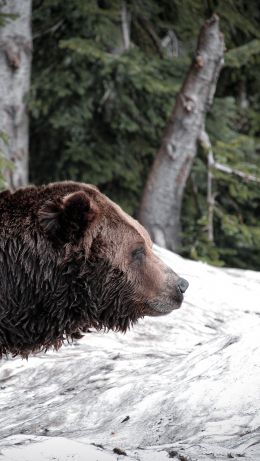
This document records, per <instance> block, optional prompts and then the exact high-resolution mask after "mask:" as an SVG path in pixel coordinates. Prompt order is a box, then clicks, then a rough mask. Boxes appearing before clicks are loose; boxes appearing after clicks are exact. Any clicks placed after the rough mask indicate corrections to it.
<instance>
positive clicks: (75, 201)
mask: <svg viewBox="0 0 260 461" xmlns="http://www.w3.org/2000/svg"><path fill="white" fill-rule="evenodd" d="M97 214H98V208H97V205H95V204H94V202H93V200H92V199H91V198H90V197H88V195H87V194H86V193H85V192H84V191H78V192H73V193H71V194H69V195H66V196H65V197H63V198H58V199H53V200H48V201H47V202H46V203H45V204H44V205H43V206H42V207H41V208H40V210H39V212H38V218H39V222H40V225H41V227H42V229H43V230H44V231H45V233H46V234H47V235H48V237H49V238H51V239H52V240H55V241H56V242H57V243H58V242H59V243H68V242H76V241H77V240H79V239H80V238H81V237H82V236H83V234H84V231H85V230H86V229H87V227H88V226H89V225H90V223H91V222H92V221H94V219H95V218H96V216H97Z"/></svg>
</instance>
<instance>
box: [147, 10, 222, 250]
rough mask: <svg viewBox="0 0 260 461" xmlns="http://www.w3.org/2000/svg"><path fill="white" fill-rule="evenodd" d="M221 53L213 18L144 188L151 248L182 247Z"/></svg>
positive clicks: (216, 22)
mask: <svg viewBox="0 0 260 461" xmlns="http://www.w3.org/2000/svg"><path fill="white" fill-rule="evenodd" d="M224 48H225V46H224V38H223V35H222V34H221V33H220V31H219V19H218V17H217V16H216V15H214V16H213V17H212V18H211V19H209V20H208V21H206V22H205V24H204V25H203V26H202V29H201V31H200V35H199V39H198V45H197V50H196V55H195V58H194V60H193V62H192V64H191V67H190V69H189V71H188V74H187V76H186V79H185V81H184V83H183V86H182V88H181V90H180V92H179V95H178V96H177V99H176V103H175V107H174V109H173V112H172V115H171V117H170V119H169V122H168V124H167V126H166V129H165V132H164V135H163V139H162V143H161V147H160V149H159V151H158V153H157V155H156V158H155V161H154V164H153V166H152V169H151V172H150V175H149V177H148V180H147V184H146V187H145V191H144V195H143V199H142V203H141V209H140V215H139V218H140V221H141V222H142V224H143V225H144V226H145V227H146V228H147V229H148V230H149V232H150V234H151V236H152V239H153V241H154V242H155V243H157V244H159V245H161V246H163V247H166V248H169V249H171V250H175V251H176V250H177V249H178V247H179V245H180V232H181V228H180V216H181V206H182V198H183V192H184V188H185V185H186V181H187V179H188V176H189V173H190V170H191V167H192V163H193V159H194V157H195V155H196V152H197V143H198V141H199V140H200V138H201V132H202V131H204V126H205V117H206V113H207V111H208V110H209V108H210V106H211V104H212V101H213V97H214V93H215V90H216V84H217V80H218V76H219V73H220V70H221V68H222V66H223V63H224Z"/></svg>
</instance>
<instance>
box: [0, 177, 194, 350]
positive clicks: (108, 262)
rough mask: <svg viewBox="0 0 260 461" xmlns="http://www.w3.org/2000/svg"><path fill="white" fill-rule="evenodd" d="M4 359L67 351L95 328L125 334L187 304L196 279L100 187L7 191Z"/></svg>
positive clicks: (3, 215) (0, 324)
mask: <svg viewBox="0 0 260 461" xmlns="http://www.w3.org/2000/svg"><path fill="white" fill-rule="evenodd" d="M0 220H1V226H0V265H1V278H0V356H2V355H3V354H8V353H11V354H12V355H13V356H15V355H17V354H20V355H21V356H23V357H27V356H28V355H29V354H30V353H31V352H37V351H40V350H47V349H49V348H50V347H54V348H59V347H60V346H61V344H62V343H63V342H64V340H66V339H67V340H68V339H73V338H79V337H81V334H82V333H84V332H86V331H88V329H89V328H91V327H92V328H95V329H98V330H100V329H105V330H115V331H122V332H125V331H126V330H127V329H128V327H129V326H130V325H132V324H133V323H135V322H136V321H137V319H139V318H141V317H144V316H145V315H150V316H155V315H162V314H167V313H169V312H171V311H172V310H173V309H177V308H179V307H180V305H181V303H182V300H183V293H184V292H185V290H186V288H187V286H188V282H186V280H184V279H181V278H179V277H178V276H177V275H176V274H175V273H174V272H173V271H172V270H171V269H170V268H169V267H167V266H166V265H165V264H164V263H163V262H162V261H161V260H160V259H159V258H158V257H157V256H155V254H154V253H153V251H152V242H151V240H150V238H149V235H148V233H147V232H146V230H145V229H144V228H143V227H142V226H141V225H140V224H139V223H138V222H137V221H135V220H134V219H133V218H131V217H130V216H129V215H127V214H126V213H125V212H124V211H123V210H122V209H121V208H120V207H119V206H118V205H116V204H115V203H114V202H112V201H111V200H109V199H108V198H107V197H106V196H105V195H103V194H102V193H101V192H100V191H99V190H98V189H97V188H96V187H95V186H91V185H88V184H82V183H76V182H70V181H66V182H58V183H53V184H49V185H47V186H40V187H35V186H31V187H25V188H23V189H19V190H17V191H16V192H13V193H12V192H10V191H4V192H2V193H0Z"/></svg>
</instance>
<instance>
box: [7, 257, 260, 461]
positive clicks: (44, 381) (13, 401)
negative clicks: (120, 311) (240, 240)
mask: <svg viewBox="0 0 260 461" xmlns="http://www.w3.org/2000/svg"><path fill="white" fill-rule="evenodd" d="M155 251H157V252H159V253H160V255H161V257H162V258H163V259H164V260H165V261H166V262H167V263H168V264H169V265H170V266H171V267H173V269H174V270H175V271H176V272H178V273H179V274H180V275H181V276H183V277H185V278H186V279H187V280H189V282H190V287H189V289H188V291H187V294H186V300H185V302H184V304H183V306H182V308H181V309H180V310H178V311H174V312H173V313H172V314H170V315H168V316H165V317H157V318H148V317H146V318H145V319H143V320H142V321H140V322H139V324H138V325H136V326H135V327H134V328H133V329H132V330H131V331H130V332H128V333H127V334H126V335H122V334H119V333H117V334H115V333H96V332H93V333H90V334H87V335H86V336H85V338H84V339H83V340H81V341H79V342H78V343H76V344H74V345H68V346H64V347H63V348H62V349H60V350H59V351H58V352H48V353H47V354H40V355H38V356H35V357H31V358H30V359H29V360H28V362H27V361H26V360H21V359H9V360H3V361H2V362H1V364H0V454H1V455H2V456H0V461H50V460H60V461H65V460H66V461H115V460H117V459H126V460H127V459H131V460H140V461H166V460H168V459H169V458H172V459H176V460H178V459H179V460H182V461H186V460H189V461H195V460H196V461H197V460H198V461H200V460H211V459H212V460H213V459H214V460H215V461H216V460H227V459H229V458H233V459H236V460H240V459H241V460H244V461H249V460H251V461H252V460H253V461H260V273H256V272H252V271H244V270H233V269H217V268H213V267H211V266H208V265H206V264H202V263H199V262H193V261H187V260H184V259H182V258H181V257H179V256H176V255H174V254H172V253H170V252H168V251H165V250H161V249H159V248H156V250H155ZM114 449H116V450H115V451H113V450H114ZM120 450H122V451H123V452H124V453H125V454H126V455H127V457H126V456H124V455H123V454H122V455H120V454H119V452H120Z"/></svg>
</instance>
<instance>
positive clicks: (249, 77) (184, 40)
mask: <svg viewBox="0 0 260 461" xmlns="http://www.w3.org/2000/svg"><path fill="white" fill-rule="evenodd" d="M126 5H127V10H128V12H130V14H131V47H130V48H129V49H128V50H125V49H124V42H123V36H122V18H121V13H122V11H121V10H122V2H121V0H114V1H113V2H109V1H107V0H88V1H87V2H86V1H85V0H71V1H70V2H62V1H61V0H44V1H42V0H34V2H33V31H34V37H35V38H34V59H33V75H32V91H31V101H30V113H31V141H30V142H31V160H30V162H31V164H30V170H31V180H32V181H33V182H36V183H41V182H48V181H52V180H59V179H68V178H69V179H74V180H79V181H85V182H91V183H95V184H96V185H98V186H99V187H100V189H101V190H102V191H104V192H105V193H106V194H108V195H109V196H110V197H111V198H112V199H114V200H115V201H117V202H119V203H120V204H121V205H122V206H123V207H124V208H125V209H126V210H127V211H129V212H130V213H133V214H135V213H136V212H137V209H138V204H139V201H140V197H141V194H142V190H143V187H144V184H145V180H146V176H147V174H148V171H149V168H150V166H151V164H152V161H153V158H154V155H155V153H156V151H157V150H158V148H159V145H160V139H161V136H162V133H163V129H164V126H165V124H166V121H167V119H168V117H169V115H170V113H171V110H172V108H173V105H174V100H175V96H176V94H177V92H178V90H179V88H180V86H181V84H182V81H183V78H184V76H185V72H186V70H187V67H188V65H189V62H190V57H191V56H192V53H193V51H194V48H195V46H196V40H197V35H198V31H199V28H200V26H201V24H202V23H203V21H204V20H205V19H206V18H208V17H209V16H210V15H211V14H212V13H213V12H217V14H218V15H219V16H220V19H221V29H222V30H223V31H224V33H225V41H226V45H227V49H228V52H227V54H226V66H225V68H224V70H223V71H222V74H221V78H220V81H219V85H218V89H217V98H216V99H215V102H214V107H213V109H212V111H211V114H210V115H209V117H208V120H207V130H208V133H209V135H210V138H211V142H212V144H213V150H214V156H215V159H216V160H217V161H218V162H221V163H223V164H226V165H229V166H231V167H232V168H237V169H240V170H242V171H244V172H248V173H251V174H253V175H256V176H260V163H259V148H260V115H259V113H260V111H259V109H260V98H259V95H260V79H259V68H260V58H259V48H260V45H259V43H260V34H259V26H258V24H259V18H260V9H259V5H258V2H257V1H256V0H254V1H252V2H246V1H245V0H240V1H236V2H231V1H228V2H227V1H226V0H219V1H216V0H208V1H207V2H204V1H202V0H184V1H181V0H174V1H170V0H161V1H160V2H156V1H155V0H144V1H143V2H139V1H138V2H137V1H135V0H128V1H127V2H126ZM169 31H174V33H175V34H176V36H177V37H178V40H179V48H180V55H179V56H178V57H175V58H172V57H170V56H169V54H168V53H167V50H165V49H164V48H163V47H162V39H163V38H164V37H165V36H166V35H167V34H168V32H169ZM214 192H215V194H216V206H215V210H214V244H213V243H210V242H209V241H208V238H207V212H208V205H207V200H206V197H207V160H206V158H205V153H203V152H202V151H200V152H199V154H198V157H197V158H196V160H195V163H194V166H193V170H192V173H191V177H190V178H189V181H188V184H187V188H186V193H185V197H184V203H183V212H182V225H183V236H184V238H183V242H184V245H183V254H185V255H188V256H190V257H192V258H195V259H203V260H205V261H208V262H211V263H213V264H218V265H233V266H239V267H251V268H257V269H260V238H259V229H260V222H259V221H260V219H259V216H260V213H259V211H260V203H259V202H260V194H259V185H257V184H254V183H251V182H246V181H243V180H242V179H241V178H238V177H236V176H234V175H227V174H226V173H223V172H214Z"/></svg>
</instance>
